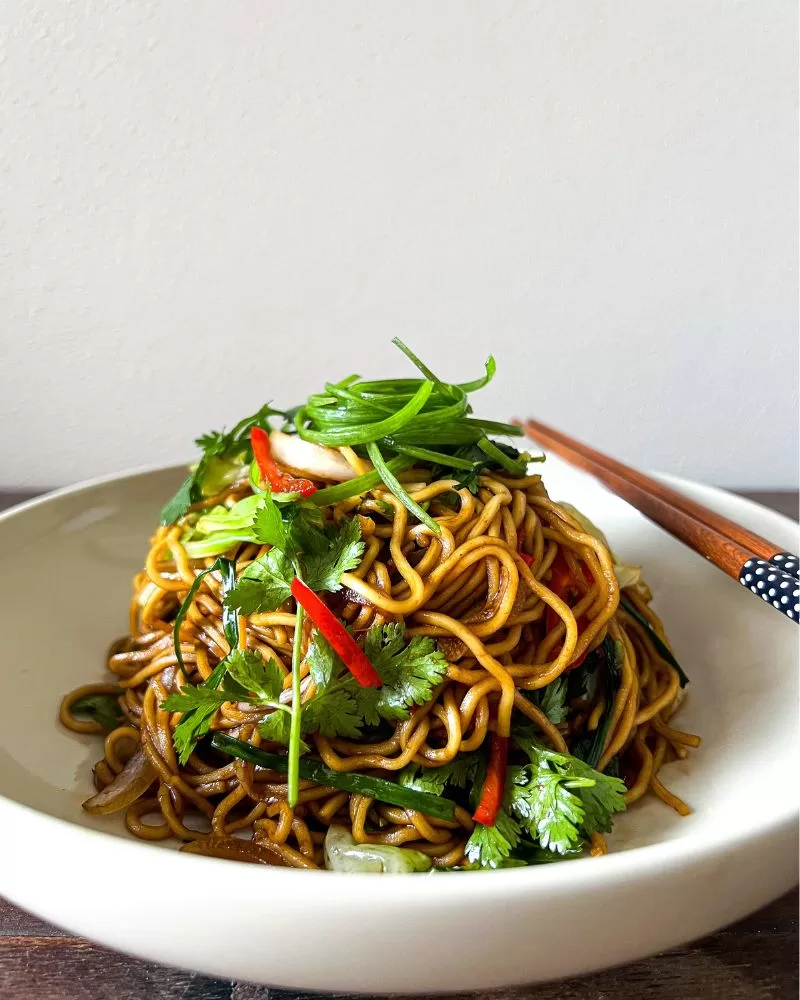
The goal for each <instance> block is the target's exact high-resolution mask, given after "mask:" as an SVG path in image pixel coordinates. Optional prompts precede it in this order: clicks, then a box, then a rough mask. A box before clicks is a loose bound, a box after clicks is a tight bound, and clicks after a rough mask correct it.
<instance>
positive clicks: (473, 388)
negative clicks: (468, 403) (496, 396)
mask: <svg viewBox="0 0 800 1000" xmlns="http://www.w3.org/2000/svg"><path fill="white" fill-rule="evenodd" d="M485 367H486V374H485V375H483V376H482V377H481V378H476V379H475V381H474V382H461V383H460V384H459V386H458V388H459V389H461V390H462V391H463V392H477V391H478V389H482V388H483V387H484V386H485V385H488V384H489V383H490V382H491V381H492V379H493V378H494V374H495V372H496V371H497V362H496V361H495V360H494V358H493V357H492V355H491V354H490V355H489V357H488V358H487V359H486V366H485Z"/></svg>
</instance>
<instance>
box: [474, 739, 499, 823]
mask: <svg viewBox="0 0 800 1000" xmlns="http://www.w3.org/2000/svg"><path fill="white" fill-rule="evenodd" d="M507 763H508V737H507V736H498V735H497V733H492V747H491V750H490V751H489V763H488V765H487V767H486V777H485V778H484V779H483V791H482V792H481V800H480V802H479V803H478V808H477V809H476V810H475V812H474V814H473V816H472V818H473V819H474V820H475V822H476V823H480V824H482V825H483V826H494V824H495V821H496V819H497V814H498V813H499V812H500V806H501V805H502V804H503V793H504V792H505V786H506V765H507Z"/></svg>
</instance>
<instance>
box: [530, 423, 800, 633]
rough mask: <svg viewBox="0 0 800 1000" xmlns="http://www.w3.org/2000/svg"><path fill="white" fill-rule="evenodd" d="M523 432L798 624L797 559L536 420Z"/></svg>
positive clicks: (798, 583)
mask: <svg viewBox="0 0 800 1000" xmlns="http://www.w3.org/2000/svg"><path fill="white" fill-rule="evenodd" d="M522 426H523V427H524V428H525V432H526V434H527V435H528V437H531V438H533V439H534V440H536V441H538V442H539V444H540V445H542V447H544V448H545V449H547V450H548V451H551V452H553V453H554V454H556V455H559V456H560V457H561V458H563V459H565V460H566V461H567V462H569V463H570V464H571V465H575V466H577V467H578V468H580V469H584V470H585V471H586V472H590V473H591V474H592V475H593V476H594V477H595V478H596V479H599V480H600V482H602V483H604V484H605V485H606V486H607V487H608V488H609V489H610V490H611V491H612V492H613V493H616V494H617V496H620V497H622V498H623V500H627V501H628V503H630V504H631V505H632V506H634V507H636V509H637V510H640V511H641V512H642V513H643V514H644V515H645V516H646V517H649V518H650V520H651V521H655V523H656V524H659V525H661V527H662V528H664V529H665V530H666V531H668V532H669V533H670V534H671V535H674V536H675V538H678V539H679V540H680V541H682V542H683V543H684V544H686V545H688V546H689V547H690V548H692V549H694V550H695V552H698V553H700V555H702V556H705V558H706V559H708V560H709V561H710V562H712V563H714V565H715V566H717V567H719V569H721V570H722V571H723V572H724V573H727V574H728V576H731V577H733V579H734V580H738V581H739V583H741V584H742V585H743V586H745V587H746V588H747V589H748V591H749V592H750V593H752V594H754V595H756V596H757V597H759V598H760V599H761V600H763V601H764V602H765V603H768V604H770V605H771V606H772V607H773V608H776V609H777V610H778V611H780V612H782V613H783V614H784V615H786V617H787V618H791V620H792V621H793V622H800V579H798V565H799V562H798V557H797V556H796V555H792V553H791V552H784V551H782V549H781V548H780V546H778V545H775V543H774V542H770V541H768V540H767V539H766V538H762V537H761V535H757V534H755V533H754V532H752V531H748V530H747V529H746V528H743V527H742V525H740V524H736V523H735V522H734V521H729V520H728V518H727V517H723V516H722V515H721V514H717V513H716V512H715V511H713V510H709V509H708V507H704V506H703V505H702V504H699V503H695V501H694V500H690V499H689V498H688V497H685V496H682V495H681V494H680V493H676V492H675V490H673V489H670V487H669V486H666V485H665V484H664V483H660V482H658V481H657V480H655V479H651V478H650V477H649V476H646V475H644V473H642V472H637V471H636V469H632V468H630V466H627V465H623V464H622V462H617V461H615V459H613V458H609V457H608V456H607V455H603V454H602V452H599V451H595V449H594V448H589V447H588V445H585V444H581V442H579V441H576V440H574V438H571V437H568V436H567V435H566V434H562V433H561V432H560V431H556V430H553V428H552V427H548V426H547V425H546V424H541V423H539V421H538V420H527V421H526V422H525V423H524V424H523V425H522Z"/></svg>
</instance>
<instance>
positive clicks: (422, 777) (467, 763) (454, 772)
mask: <svg viewBox="0 0 800 1000" xmlns="http://www.w3.org/2000/svg"><path fill="white" fill-rule="evenodd" d="M478 760H479V757H478V754H476V753H468V754H461V755H460V756H458V757H455V758H454V759H453V760H452V761H450V763H449V764H444V765H443V766H442V767H419V766H418V765H417V764H407V765H406V766H405V767H404V768H403V770H402V771H400V773H399V774H398V776H397V780H398V782H399V783H400V784H401V785H403V786H405V787H406V788H413V789H415V790H416V791H418V792H430V793H431V794H432V795H441V794H442V793H443V792H444V790H445V788H446V786H447V785H448V784H449V785H455V786H456V787H457V788H465V787H466V785H467V782H469V781H474V780H475V775H476V773H477V770H478Z"/></svg>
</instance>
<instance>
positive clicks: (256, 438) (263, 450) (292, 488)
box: [250, 427, 317, 497]
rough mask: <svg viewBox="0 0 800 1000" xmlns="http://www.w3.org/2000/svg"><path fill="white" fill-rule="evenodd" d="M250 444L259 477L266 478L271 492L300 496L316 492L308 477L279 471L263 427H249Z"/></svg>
mask: <svg viewBox="0 0 800 1000" xmlns="http://www.w3.org/2000/svg"><path fill="white" fill-rule="evenodd" d="M250 445H251V447H252V449H253V457H254V458H255V460H256V465H258V471H259V472H260V473H261V478H262V480H263V479H266V481H267V482H268V483H269V485H270V489H271V490H272V492H273V493H299V494H300V496H301V497H310V496H311V494H312V493H316V492H317V487H316V486H315V485H314V484H313V483H312V482H311V480H310V479H296V478H295V477H294V476H290V475H288V473H285V472H281V470H280V469H279V468H278V466H277V465H276V464H275V459H274V458H273V457H272V451H271V449H270V446H269V434H268V433H267V432H266V431H265V430H264V428H263V427H251V428H250Z"/></svg>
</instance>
